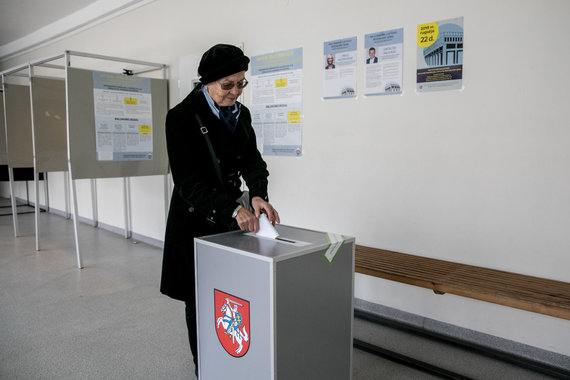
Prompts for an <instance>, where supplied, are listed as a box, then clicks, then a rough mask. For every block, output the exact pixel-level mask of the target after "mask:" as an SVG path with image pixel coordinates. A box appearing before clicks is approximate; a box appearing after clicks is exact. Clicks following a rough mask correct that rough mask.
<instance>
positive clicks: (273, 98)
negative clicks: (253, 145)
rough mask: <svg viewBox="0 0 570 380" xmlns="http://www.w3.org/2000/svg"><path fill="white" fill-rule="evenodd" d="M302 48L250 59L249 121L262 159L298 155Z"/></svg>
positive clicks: (299, 148)
mask: <svg viewBox="0 0 570 380" xmlns="http://www.w3.org/2000/svg"><path fill="white" fill-rule="evenodd" d="M302 69H303V48H296V49H291V50H284V51H279V52H276V53H269V54H264V55H258V56H255V57H252V58H251V108H250V109H251V118H252V125H253V128H254V130H255V134H256V138H257V147H258V149H259V151H260V152H261V153H262V154H264V155H270V156H301V155H302V133H301V132H302V126H303V122H302V121H303V118H302V100H301V99H302V88H303V75H302V72H303V70H302Z"/></svg>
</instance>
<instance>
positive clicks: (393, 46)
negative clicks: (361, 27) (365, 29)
mask: <svg viewBox="0 0 570 380" xmlns="http://www.w3.org/2000/svg"><path fill="white" fill-rule="evenodd" d="M403 44H404V29H403V28H400V29H393V30H388V31H385V32H378V33H371V34H367V35H365V36H364V50H365V51H366V56H365V58H364V60H365V66H364V67H365V69H364V85H365V87H364V94H365V95H386V94H400V93H401V92H402V63H403V59H402V51H403Z"/></svg>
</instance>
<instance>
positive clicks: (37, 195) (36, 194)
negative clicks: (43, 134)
mask: <svg viewBox="0 0 570 380" xmlns="http://www.w3.org/2000/svg"><path fill="white" fill-rule="evenodd" d="M28 74H29V81H28V82H29V85H30V110H31V112H30V113H31V115H30V117H31V119H32V120H31V121H32V154H33V155H32V159H33V162H34V203H35V207H34V221H35V232H36V251H39V250H40V192H39V189H40V188H39V183H38V182H39V178H38V177H39V173H38V163H37V159H36V156H37V152H36V128H35V124H34V100H33V99H34V96H33V89H32V82H33V81H32V77H33V75H34V69H33V67H32V65H29V66H28Z"/></svg>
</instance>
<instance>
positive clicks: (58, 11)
mask: <svg viewBox="0 0 570 380" xmlns="http://www.w3.org/2000/svg"><path fill="white" fill-rule="evenodd" d="M95 2H97V0H2V1H0V46H1V45H6V44H7V43H9V42H12V41H15V40H18V39H20V38H22V37H25V36H27V35H28V34H30V33H32V32H35V31H37V30H38V29H40V28H42V27H44V26H46V25H49V24H51V23H53V22H55V21H58V20H60V19H62V18H64V17H66V16H69V15H71V14H72V13H74V12H76V11H78V10H80V9H82V8H85V7H86V6H88V5H91V4H92V3H95Z"/></svg>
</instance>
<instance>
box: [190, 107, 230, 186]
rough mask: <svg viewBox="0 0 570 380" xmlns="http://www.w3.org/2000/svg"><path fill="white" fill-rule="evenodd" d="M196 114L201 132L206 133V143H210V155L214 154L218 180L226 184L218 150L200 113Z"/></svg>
mask: <svg viewBox="0 0 570 380" xmlns="http://www.w3.org/2000/svg"><path fill="white" fill-rule="evenodd" d="M194 116H195V117H196V121H198V125H199V126H200V132H202V135H204V138H205V139H206V144H207V145H208V150H209V151H210V156H212V161H213V162H214V169H215V170H216V175H217V176H218V181H220V185H222V186H224V180H223V179H222V171H221V170H220V164H219V163H218V157H216V152H214V147H213V146H212V142H211V141H210V136H208V128H206V125H204V123H203V122H202V119H201V118H200V115H198V114H197V113H195V114H194Z"/></svg>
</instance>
